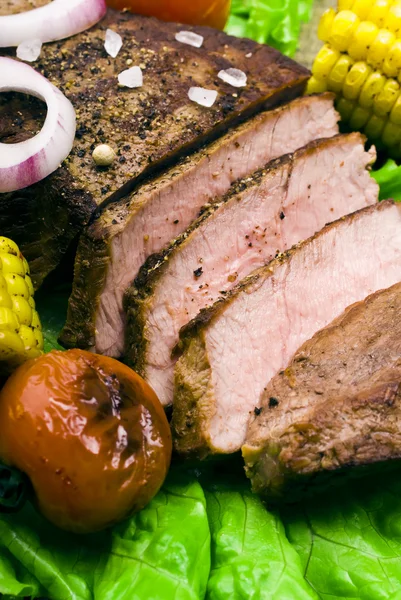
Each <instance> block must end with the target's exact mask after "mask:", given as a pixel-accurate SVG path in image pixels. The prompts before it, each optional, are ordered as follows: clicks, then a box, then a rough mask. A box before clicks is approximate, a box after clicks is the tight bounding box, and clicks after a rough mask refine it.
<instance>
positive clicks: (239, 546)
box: [206, 486, 317, 600]
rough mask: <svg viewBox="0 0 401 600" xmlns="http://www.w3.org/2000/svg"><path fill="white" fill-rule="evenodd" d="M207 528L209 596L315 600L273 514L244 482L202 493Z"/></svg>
mask: <svg viewBox="0 0 401 600" xmlns="http://www.w3.org/2000/svg"><path fill="white" fill-rule="evenodd" d="M206 500H207V507H208V514H209V522H210V529H211V533H212V570H211V574H210V579H209V584H208V594H207V598H208V599H209V600H226V599H227V598H230V600H242V599H245V598H246V599H249V600H270V599H271V598H277V599H280V600H294V599H295V598H296V599H297V600H316V599H317V596H316V594H315V593H314V591H313V590H312V588H311V587H310V586H309V585H308V584H307V582H306V581H305V579H304V577H303V571H302V568H301V562H300V560H299V556H298V555H297V553H296V551H295V550H294V548H292V547H291V545H290V543H289V542H288V540H287V538H286V535H285V532H284V527H283V524H282V523H281V521H280V518H279V517H278V515H276V514H274V513H271V512H268V511H267V510H266V508H265V507H264V506H263V504H262V502H261V500H260V499H259V498H258V497H257V496H255V495H254V494H252V493H251V492H250V490H249V486H243V489H238V490H235V489H234V490H233V489H229V490H222V489H220V490H218V491H213V492H206Z"/></svg>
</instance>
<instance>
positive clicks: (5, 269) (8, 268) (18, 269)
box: [0, 252, 25, 277]
mask: <svg viewBox="0 0 401 600" xmlns="http://www.w3.org/2000/svg"><path fill="white" fill-rule="evenodd" d="M0 269H1V271H2V273H4V274H6V273H15V274H17V275H22V276H23V277H24V276H25V272H24V265H23V263H22V260H21V259H20V258H19V257H18V256H14V254H6V253H5V252H0Z"/></svg>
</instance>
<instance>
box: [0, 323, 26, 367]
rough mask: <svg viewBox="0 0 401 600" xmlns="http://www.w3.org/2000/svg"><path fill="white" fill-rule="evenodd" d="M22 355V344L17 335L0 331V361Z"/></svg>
mask: <svg viewBox="0 0 401 600" xmlns="http://www.w3.org/2000/svg"><path fill="white" fill-rule="evenodd" d="M23 354H24V344H23V342H22V340H21V338H20V337H19V335H18V333H15V332H12V331H2V330H0V361H3V360H10V359H11V358H14V357H15V356H21V355H23Z"/></svg>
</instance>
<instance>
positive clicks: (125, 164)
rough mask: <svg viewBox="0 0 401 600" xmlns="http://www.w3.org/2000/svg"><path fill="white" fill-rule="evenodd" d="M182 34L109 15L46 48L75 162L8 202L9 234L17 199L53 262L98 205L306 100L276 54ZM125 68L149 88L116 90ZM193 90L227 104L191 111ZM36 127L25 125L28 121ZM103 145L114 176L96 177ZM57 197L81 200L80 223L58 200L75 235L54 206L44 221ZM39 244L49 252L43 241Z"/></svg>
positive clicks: (293, 70) (302, 72) (0, 220)
mask: <svg viewBox="0 0 401 600" xmlns="http://www.w3.org/2000/svg"><path fill="white" fill-rule="evenodd" d="M9 4H10V3H9ZM19 4H20V3H17V6H19ZM39 4H40V3H39ZM39 4H38V5H39ZM13 5H14V2H12V3H11V5H10V6H11V7H12V6H13ZM32 6H35V3H33V5H32ZM11 11H12V8H11ZM107 28H112V29H113V30H115V31H116V32H118V33H119V34H120V35H121V36H122V38H123V41H124V45H123V47H122V49H121V51H120V53H119V55H118V56H117V58H115V59H112V58H111V57H110V56H109V55H108V54H107V53H106V51H105V49H104V39H105V31H106V29H107ZM180 29H182V26H180V25H177V24H172V23H163V22H161V21H158V20H156V19H150V18H145V17H140V16H136V15H132V14H131V13H128V12H117V11H112V10H109V11H108V13H107V16H106V17H105V18H104V19H103V20H102V21H101V22H100V23H99V24H98V25H96V26H95V27H93V28H92V29H90V30H88V31H86V32H83V33H80V34H78V35H76V36H74V37H72V38H69V39H67V40H64V41H61V42H54V43H51V44H45V45H44V46H43V48H42V53H41V56H40V58H39V59H38V61H36V62H35V63H32V66H33V67H34V68H35V69H37V70H38V71H40V72H41V73H42V74H44V75H45V76H46V77H47V78H48V79H49V80H50V81H51V82H52V83H54V84H55V85H56V86H57V87H59V88H60V89H61V90H62V91H63V92H64V93H65V95H66V96H67V97H68V98H69V99H70V100H71V101H72V103H73V105H74V107H75V109H76V111H77V134H76V140H75V144H74V148H73V150H72V152H71V154H70V156H69V157H68V158H67V159H66V160H65V161H64V162H63V164H62V166H61V167H60V169H58V170H57V171H56V172H55V173H54V174H53V176H52V177H51V178H49V179H46V180H45V181H44V182H40V183H39V184H36V185H35V186H32V188H28V189H26V190H20V191H19V192H16V193H15V194H4V195H1V196H0V208H1V210H0V230H1V231H2V233H4V234H5V235H10V236H11V237H17V236H16V235H14V233H15V232H14V231H13V229H12V227H10V224H11V220H10V219H9V218H8V216H7V218H6V219H5V220H4V215H5V213H6V211H5V210H3V208H2V203H6V206H12V204H13V198H14V197H17V198H18V199H19V202H21V203H25V204H26V205H27V206H28V204H32V206H30V207H29V208H26V214H27V215H33V214H36V215H37V219H39V220H40V221H42V222H43V223H42V230H43V231H42V233H43V239H44V240H46V244H47V245H49V244H52V245H53V246H54V248H53V249H52V251H51V252H50V254H52V256H53V259H52V263H53V262H54V261H55V260H59V259H60V257H61V255H62V252H63V249H64V248H65V246H66V245H68V241H71V239H73V238H74V237H75V235H76V234H77V232H78V231H79V230H80V229H82V226H83V224H84V223H85V222H86V216H87V214H89V213H91V212H92V211H93V208H94V206H95V205H97V206H98V205H99V204H101V203H102V202H103V201H105V200H106V199H110V198H113V199H116V198H119V197H120V196H122V195H124V194H126V193H128V192H129V191H130V190H131V189H132V187H133V186H134V185H135V184H136V183H138V182H139V180H140V179H141V178H144V177H145V176H147V175H148V174H149V173H151V172H152V171H155V170H157V169H159V168H161V167H162V166H164V165H166V164H167V163H168V162H169V161H170V162H171V161H174V160H176V158H177V157H178V156H179V155H184V154H187V153H188V152H189V151H191V150H193V149H194V148H195V147H197V146H200V145H201V144H203V143H204V142H206V141H209V140H210V139H213V138H216V137H217V136H218V135H220V134H221V133H222V131H224V130H225V129H226V128H227V126H228V125H229V124H233V123H236V122H238V121H239V120H242V119H245V118H247V117H249V116H250V115H251V114H252V113H255V112H257V111H258V110H261V109H262V108H263V107H265V108H269V107H271V106H274V105H277V104H280V103H281V102H283V101H285V100H289V99H292V98H294V97H295V96H297V95H299V94H301V93H302V91H303V89H304V86H305V83H306V80H307V77H308V71H307V70H306V69H305V68H303V67H301V66H300V65H298V64H297V63H295V62H293V61H292V60H290V59H288V58H286V57H284V56H283V55H281V54H280V53H279V52H277V51H276V50H274V49H272V48H269V47H268V46H261V45H259V44H257V43H255V42H252V41H250V40H240V39H237V38H233V37H229V36H227V35H226V34H225V33H223V32H220V31H216V30H213V29H210V28H203V27H198V28H189V29H194V31H197V32H198V33H201V34H202V35H203V36H204V38H205V41H204V44H203V46H202V48H199V49H197V48H193V47H191V46H188V45H185V44H181V43H179V42H177V41H176V40H175V34H176V32H178V31H180ZM0 54H12V55H13V56H14V50H10V51H7V50H1V49H0ZM247 55H248V58H247ZM127 61H132V63H129V64H132V65H141V66H142V67H143V71H144V84H143V87H141V88H139V89H134V90H132V89H128V88H120V87H119V86H118V81H117V75H118V74H119V73H120V72H121V71H123V70H125V69H126V68H127ZM233 66H234V67H236V68H239V69H242V70H243V71H245V72H246V73H247V76H248V84H247V86H246V87H245V88H241V89H234V88H232V87H231V86H229V85H228V84H226V83H224V82H223V81H222V80H220V79H219V78H218V77H217V74H218V72H219V71H220V70H222V69H227V68H229V67H233ZM191 86H201V87H205V88H211V89H216V90H217V91H218V92H219V96H218V99H217V101H216V103H215V104H214V106H213V107H211V108H210V109H205V108H204V107H201V106H198V105H197V104H196V103H194V102H191V101H190V100H189V98H188V90H189V88H190V87H191ZM28 108H29V106H28V107H27V110H28ZM15 110H16V109H15V107H14V105H13V102H12V101H11V103H9V102H7V103H6V105H5V106H3V108H2V112H1V113H0V121H1V120H2V119H3V118H4V117H3V116H2V115H4V114H13V113H14V112H15ZM31 120H32V119H30V118H29V117H28V116H27V121H28V122H30V121H31ZM100 143H107V144H109V145H111V146H112V147H113V148H114V149H115V150H116V152H117V155H118V159H117V160H116V161H115V163H114V165H113V166H112V167H110V168H108V169H101V168H97V167H96V166H95V164H94V162H93V160H92V151H93V149H94V148H95V146H96V145H98V144H100ZM53 188H54V189H53ZM57 194H58V195H59V196H60V198H65V197H67V198H68V199H70V198H76V199H77V202H76V204H77V214H75V213H74V206H75V202H74V201H67V202H64V203H63V202H62V201H61V200H60V202H59V208H58V211H57V212H58V213H59V216H60V221H61V223H69V224H70V225H71V226H70V227H60V228H56V230H54V220H53V219H50V218H48V213H49V212H50V209H51V208H52V205H51V204H50V203H49V204H48V209H47V211H46V212H45V214H43V212H42V204H41V200H40V199H41V198H45V199H47V198H49V197H50V198H55V197H56V195H57ZM83 203H84V204H85V207H86V210H83V207H82V204H83ZM63 211H64V214H61V213H62V212H63ZM65 213H66V214H65ZM74 225H76V226H75V227H74ZM25 230H26V235H25V236H24V237H25V238H26V239H28V240H30V239H34V237H35V233H37V224H36V220H35V221H32V220H31V221H26V223H25ZM61 230H62V231H61ZM19 233H21V232H19ZM60 237H61V241H60ZM36 240H37V244H38V245H40V246H41V247H43V244H42V243H41V240H40V237H39V235H37V237H36ZM19 241H20V243H21V246H22V248H21V249H22V251H23V252H24V253H25V254H26V255H27V258H28V260H31V254H30V247H29V246H27V247H26V248H25V244H24V239H23V236H22V235H20V236H19ZM48 252H49V251H48ZM43 255H46V253H45V252H44V251H43ZM33 266H34V267H35V264H34V265H33ZM38 266H39V267H40V270H39V271H38V272H36V270H33V278H34V281H35V284H36V285H39V284H40V282H41V281H42V279H43V277H44V276H45V275H46V273H47V272H49V271H50V269H51V268H52V267H53V264H47V262H46V261H42V263H40V264H39V265H38Z"/></svg>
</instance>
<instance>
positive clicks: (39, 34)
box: [0, 0, 106, 48]
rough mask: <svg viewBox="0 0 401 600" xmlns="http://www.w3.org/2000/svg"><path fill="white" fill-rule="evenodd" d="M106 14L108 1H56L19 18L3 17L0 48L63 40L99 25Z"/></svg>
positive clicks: (1, 19) (17, 16) (18, 16)
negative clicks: (32, 42) (25, 43)
mask: <svg viewBox="0 0 401 600" xmlns="http://www.w3.org/2000/svg"><path fill="white" fill-rule="evenodd" d="M105 14H106V0H53V2H51V3H50V4H46V5H45V6H41V7H40V8H35V9H33V10H29V11H26V12H23V13H19V14H17V15H6V16H3V17H0V48H8V47H10V46H19V45H20V44H21V43H22V42H25V41H26V40H33V39H39V40H40V41H41V42H42V43H43V44H44V43H45V42H54V41H55V40H63V39H64V38H68V37H70V36H72V35H75V34H76V33H80V32H81V31H85V30H86V29H89V27H92V25H95V24H96V23H97V22H98V21H100V19H101V18H102V17H104V15H105Z"/></svg>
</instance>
